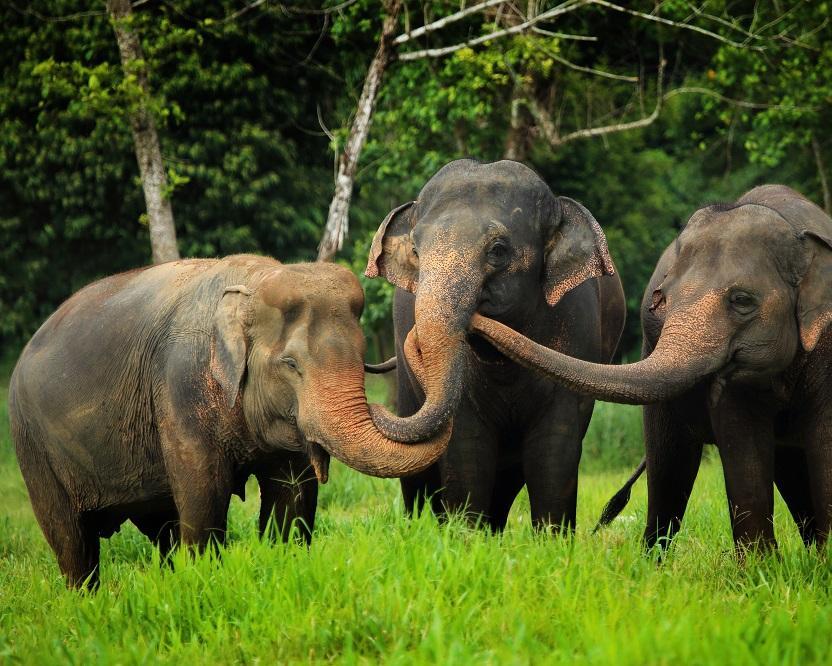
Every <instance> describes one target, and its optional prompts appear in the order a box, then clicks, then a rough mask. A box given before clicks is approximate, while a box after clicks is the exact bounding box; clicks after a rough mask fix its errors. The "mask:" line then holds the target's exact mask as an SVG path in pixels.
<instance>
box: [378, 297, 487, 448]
mask: <svg viewBox="0 0 832 666" xmlns="http://www.w3.org/2000/svg"><path fill="white" fill-rule="evenodd" d="M419 290H420V292H419V296H418V297H417V299H416V311H415V315H416V324H415V326H414V328H413V329H412V330H411V331H410V333H409V334H408V340H407V344H406V345H405V358H406V359H407V360H408V364H409V365H410V367H411V369H412V370H413V371H414V374H416V375H417V378H418V380H419V382H420V384H421V385H422V389H423V390H424V392H425V402H424V404H423V405H422V407H421V408H420V409H419V411H417V412H416V413H415V414H413V415H412V416H407V417H399V416H394V415H393V414H390V413H389V412H387V411H381V410H379V411H376V412H374V413H373V420H374V422H375V424H376V426H377V427H378V429H379V430H380V431H382V432H383V433H384V434H385V436H387V437H389V438H391V439H394V440H396V441H399V442H419V441H423V440H424V439H425V438H427V437H432V436H434V435H435V434H436V433H437V432H438V431H439V430H440V429H442V428H443V427H444V426H445V424H447V423H448V421H449V420H450V419H451V417H452V416H453V414H454V411H455V410H456V408H457V405H458V404H459V401H460V399H461V397H462V385H463V380H464V378H465V374H466V372H467V369H468V363H469V353H470V349H469V346H468V343H467V341H466V329H467V327H468V322H469V319H470V316H471V313H473V311H474V308H475V303H474V302H473V299H472V298H471V297H469V296H462V297H460V298H449V297H448V296H447V295H446V292H448V287H447V286H446V287H444V288H442V289H441V290H440V289H439V288H436V289H431V288H430V285H428V284H426V285H422V284H420V287H419ZM451 291H453V289H451ZM464 291H465V293H466V294H467V293H468V292H470V291H471V287H470V286H468V285H465V288H464ZM473 291H474V293H476V289H474V290H473ZM468 300H470V301H471V302H470V303H468V302H466V301H468ZM449 304H452V305H449ZM417 356H418V357H419V361H418V362H417V361H415V360H414V358H415V357H417ZM417 367H418V368H419V369H418V371H417ZM420 375H421V376H420Z"/></svg>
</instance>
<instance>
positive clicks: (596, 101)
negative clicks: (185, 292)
mask: <svg viewBox="0 0 832 666" xmlns="http://www.w3.org/2000/svg"><path fill="white" fill-rule="evenodd" d="M342 4H343V3H339V2H336V1H335V0H331V1H330V0H327V1H326V2H323V3H314V2H311V1H307V2H301V1H300V0H298V1H297V2H290V3H282V4H280V5H277V4H272V3H264V4H263V5H258V6H256V7H253V8H249V9H248V10H246V7H248V6H249V5H248V4H247V3H242V2H236V1H232V0H224V1H223V2H220V3H210V4H208V5H206V4H204V3H198V2H194V1H192V0H184V1H177V2H165V3H156V2H149V3H142V4H140V5H139V6H137V7H136V10H135V16H134V19H133V20H134V22H135V28H136V30H137V32H138V33H139V34H140V35H141V38H142V45H143V48H144V52H145V56H146V58H147V63H146V64H147V66H148V71H149V72H150V85H151V89H152V99H151V100H150V102H151V104H150V106H151V109H152V110H153V113H154V115H155V117H156V118H157V122H158V125H159V127H160V139H161V145H162V152H163V155H164V158H165V161H166V168H167V170H168V177H169V181H170V188H169V192H168V194H169V196H171V198H172V201H173V210H174V215H175V219H176V226H177V231H178V234H179V242H180V250H181V251H182V253H183V254H184V255H200V256H213V255H222V254H228V253H233V252H246V251H254V252H264V253H269V254H273V255H275V256H277V257H278V258H280V259H283V260H297V259H309V258H312V257H313V256H314V254H315V248H316V245H317V242H318V240H319V238H320V233H321V230H322V226H323V222H324V220H325V217H326V211H327V207H328V204H329V199H330V197H331V193H332V176H333V171H332V166H333V150H337V149H338V148H339V147H340V146H341V145H342V144H343V141H344V138H345V137H346V130H347V128H348V126H349V121H350V118H351V116H352V114H353V113H354V107H355V102H356V100H357V97H358V94H359V92H360V89H361V86H362V84H363V79H364V75H365V73H366V67H367V65H368V63H369V61H370V59H371V57H372V54H373V52H374V50H375V48H376V42H377V39H378V34H379V29H380V26H381V11H380V6H379V3H377V2H375V1H374V0H358V1H357V2H353V3H350V4H347V5H346V6H341V5H342ZM555 4H556V3H554V2H549V3H541V5H540V8H539V10H540V11H544V10H546V9H549V8H551V7H553V6H555ZM627 6H628V7H630V8H633V9H636V10H638V11H643V12H646V13H651V12H653V11H654V10H655V7H654V5H653V3H648V2H638V3H627ZM96 7H97V5H96ZM328 7H330V8H331V7H340V9H337V10H336V11H330V12H328V13H322V11H323V10H325V9H326V8H328ZM507 7H508V5H506V6H504V7H502V8H495V9H492V10H489V12H487V13H486V14H484V15H482V14H475V15H473V16H470V17H467V18H465V19H464V20H462V21H459V22H456V23H453V24H451V25H450V26H448V27H446V28H444V29H443V30H441V31H436V32H433V33H430V34H429V35H427V36H423V37H421V38H419V39H415V40H412V41H410V42H408V43H406V44H404V45H402V47H401V51H402V52H412V51H416V50H419V49H423V48H428V47H439V46H448V45H452V44H461V43H463V42H465V41H466V40H469V39H471V38H474V37H477V36H482V35H486V34H489V33H492V32H493V31H495V30H497V29H503V28H505V27H507V26H510V25H513V24H516V23H517V22H518V21H519V20H520V19H519V18H518V15H517V14H516V13H515V14H513V13H512V11H513V10H509V9H508V8H507ZM693 7H694V5H693V4H692V3H690V2H687V1H686V0H674V1H673V2H663V3H662V4H661V7H660V13H661V15H662V16H663V17H667V18H669V19H671V20H674V21H686V20H691V17H692V16H694V17H695V18H696V22H697V24H701V26H703V27H704V28H706V29H708V30H711V31H713V32H716V33H719V34H721V35H724V36H725V37H726V38H729V39H731V40H732V41H735V42H738V43H746V44H748V45H750V46H753V47H756V46H761V45H763V46H764V47H765V48H764V49H763V50H753V49H750V48H736V47H734V46H731V45H728V44H726V43H724V42H720V41H717V40H716V39H713V38H710V37H708V36H705V35H703V34H701V33H698V32H694V31H690V30H684V29H677V28H673V27H671V26H668V25H662V24H657V23H655V22H649V21H645V20H643V19H638V18H637V17H633V16H631V15H628V14H625V13H621V12H615V11H612V10H608V9H605V8H603V7H599V6H590V7H586V8H583V9H581V10H580V11H574V12H570V13H567V14H564V15H563V16H561V17H559V18H558V19H557V21H555V22H553V23H551V24H545V28H546V29H548V30H549V32H550V33H551V32H557V33H559V34H557V35H554V34H547V33H537V32H526V33H523V34H519V35H513V36H510V37H505V38H501V39H497V40H493V41H491V42H487V43H484V44H481V45H475V46H472V47H466V48H461V49H459V50H457V51H455V52H454V53H452V54H450V55H447V56H445V57H441V58H433V57H431V58H423V59H418V60H413V61H394V62H393V63H391V65H390V67H389V68H388V71H387V72H386V74H385V78H384V83H383V85H382V89H381V94H380V98H379V100H378V107H377V113H376V115H375V118H374V120H373V125H372V127H371V130H370V136H369V141H368V144H367V146H366V149H365V152H364V154H363V155H362V157H361V162H360V164H359V171H358V174H357V180H356V190H355V196H354V200H353V206H352V209H351V216H350V217H351V232H350V233H351V236H350V239H349V241H348V242H349V244H348V247H347V248H346V249H345V251H344V253H343V256H344V260H345V261H346V262H347V263H349V265H350V266H352V267H353V268H354V269H355V270H356V272H360V271H361V269H362V268H363V265H364V261H365V257H366V249H367V247H368V244H369V239H370V238H371V236H372V233H373V232H374V230H375V228H376V226H377V225H378V223H379V222H380V221H381V219H382V218H383V217H384V215H385V213H386V212H387V211H388V210H389V209H390V208H392V207H393V206H395V205H397V204H399V203H401V202H403V201H406V200H408V199H411V198H413V197H414V196H415V195H416V193H417V192H418V191H419V189H420V187H421V186H422V184H424V182H425V181H426V180H427V179H428V178H429V177H430V176H431V175H432V174H433V173H434V172H435V171H436V170H437V169H438V168H439V167H441V166H442V165H443V164H444V163H446V162H447V161H449V160H452V159H456V158H458V157H462V156H471V157H476V158H478V159H483V160H491V159H499V158H501V157H503V156H505V155H506V154H514V155H517V157H518V158H519V159H522V160H524V161H526V162H528V163H529V164H530V165H532V166H533V167H534V168H536V169H537V170H538V171H539V172H540V173H541V174H542V175H543V176H544V177H545V179H546V180H547V182H549V183H550V185H551V186H552V188H553V189H554V190H555V191H556V192H557V193H562V194H567V195H570V196H573V197H576V198H578V199H580V200H582V201H584V202H585V203H586V204H587V205H588V206H589V207H590V208H591V209H592V210H593V212H594V213H595V214H596V216H597V217H598V219H599V221H601V223H602V225H603V226H604V228H605V229H606V230H607V233H608V236H609V239H610V247H611V249H612V252H613V255H614V258H615V260H616V262H617V265H618V267H619V269H620V271H621V274H622V276H623V279H624V283H625V289H626V293H627V299H628V304H629V323H628V328H627V333H626V336H625V339H624V343H623V348H624V351H625V353H630V352H631V351H632V350H633V349H634V348H635V347H637V343H638V334H639V330H638V329H639V325H638V311H637V307H638V303H639V301H640V299H641V290H642V289H643V286H644V284H645V282H646V280H647V278H648V277H649V275H650V273H651V271H652V268H653V265H654V263H655V261H656V259H657V257H658V255H659V254H660V252H661V250H662V248H663V247H664V245H665V244H666V243H667V242H668V241H669V239H670V238H672V237H673V235H674V234H675V233H676V231H677V230H678V228H679V227H680V225H681V224H683V223H684V220H685V219H686V218H687V216H688V215H689V214H690V213H691V212H692V210H693V209H694V208H695V207H696V206H698V205H700V204H701V203H703V202H707V201H713V200H716V199H732V198H735V197H736V196H738V195H739V194H741V193H742V191H743V190H744V189H747V188H748V187H749V186H751V185H754V184H757V183H759V182H763V181H774V182H785V183H788V184H791V185H794V186H796V187H797V188H798V189H801V190H802V191H804V192H805V193H806V194H808V195H809V196H810V197H812V198H813V199H814V200H816V201H818V202H821V201H822V200H823V195H822V187H821V179H820V177H819V166H818V161H817V159H816V157H815V154H816V153H817V154H819V155H820V158H821V163H823V162H824V161H825V165H826V166H825V168H826V169H827V170H828V169H829V165H830V163H832V157H829V156H827V155H828V154H829V152H830V148H832V144H830V140H829V138H828V131H827V129H826V128H827V127H828V126H829V124H830V120H832V118H830V108H832V81H831V80H830V72H832V61H831V60H830V59H832V49H830V46H829V43H830V40H829V35H830V27H829V25H828V24H829V12H830V7H829V3H826V2H817V3H812V2H800V1H799V0H796V1H794V2H780V3H769V4H766V5H765V6H764V7H763V6H760V7H757V6H756V5H754V4H753V3H731V4H730V5H729V4H728V3H725V2H724V1H717V0H708V2H705V3H704V4H702V3H698V4H696V5H695V8H696V9H697V10H698V12H699V13H698V14H697V13H696V12H693V9H692V8H693ZM459 8H460V3H459V2H456V1H453V2H451V1H449V0H432V1H430V2H428V1H427V0H426V1H425V2H420V3H417V4H415V5H414V4H413V3H408V4H407V5H406V6H405V10H404V12H403V15H402V18H401V29H402V31H405V30H407V29H408V28H410V29H412V28H415V27H418V26H419V25H421V24H423V23H424V22H426V21H431V20H434V19H436V18H439V17H441V16H447V15H449V14H451V13H453V12H455V11H457V10H458V9H459ZM0 11H2V15H1V17H2V19H3V25H4V30H3V31H2V33H0V52H2V53H3V56H4V57H3V59H2V61H0V264H2V265H3V266H4V270H3V271H2V273H0V339H2V340H4V341H5V342H7V343H9V344H11V345H13V346H16V345H18V344H19V343H20V342H21V341H22V340H25V338H26V337H27V336H28V335H29V334H30V333H31V332H32V331H33V330H34V328H36V327H37V325H38V324H39V323H40V321H42V320H43V318H44V317H45V316H46V315H48V313H49V312H51V311H52V310H53V309H54V307H55V306H56V305H57V304H58V303H59V302H60V301H61V300H62V299H63V298H65V297H66V296H67V295H68V294H69V293H71V292H72V291H73V290H74V289H77V288H78V287H80V286H81V285H83V284H84V283H86V282H88V281H90V280H92V279H94V278H95V277H98V276H100V275H103V274H107V273H112V272H115V271H118V270H123V269H126V268H130V267H133V266H136V265H141V264H144V263H146V262H147V261H149V257H150V250H149V242H148V236H147V230H146V227H145V226H143V224H142V222H143V210H144V202H143V199H142V193H141V188H140V187H139V185H138V169H137V166H136V162H135V157H134V154H133V149H132V143H131V136H130V131H129V127H128V122H127V118H128V111H129V110H130V108H131V104H134V103H135V101H136V95H137V94H138V93H137V88H136V86H135V83H134V81H132V80H131V76H130V75H129V74H128V75H127V76H125V74H124V72H123V71H122V70H121V67H120V63H119V58H118V52H117V48H116V44H115V38H114V36H113V32H112V29H111V26H110V25H109V23H108V21H107V18H106V16H105V13H104V10H103V2H102V3H101V8H100V11H98V9H96V8H93V9H92V11H90V5H89V3H83V2H80V1H79V0H59V1H57V2H48V3H47V2H43V1H41V0H38V1H36V2H32V3H28V4H27V5H25V6H24V5H22V4H21V3H17V4H15V5H9V6H6V7H5V8H4V9H2V10H0ZM79 13H80V15H77V14H79ZM75 15H77V16H75ZM69 16H74V17H73V18H71V19H70V20H61V21H56V20H49V18H48V17H53V18H54V17H69ZM761 31H762V32H763V33H764V34H765V35H766V38H765V39H763V38H761V37H756V35H757V34H759V33H760V32H761ZM781 34H782V36H781V37H777V38H775V39H773V40H772V39H770V37H771V35H781ZM564 35H566V36H565V37H564ZM570 35H571V36H575V35H577V36H582V37H590V38H593V39H594V40H595V41H587V40H586V39H583V40H575V39H573V38H570ZM660 44H661V45H662V52H663V53H664V57H665V59H666V60H667V62H668V66H667V69H666V73H665V81H664V89H665V91H668V90H672V89H674V88H678V87H679V86H684V87H685V88H686V89H696V90H702V89H706V90H710V91H711V93H716V95H714V94H710V95H703V94H701V93H695V94H694V93H690V92H689V93H686V94H676V95H674V96H672V97H670V98H668V99H666V101H665V103H664V105H663V108H662V113H661V116H660V118H659V120H658V121H657V122H655V123H653V124H651V125H650V126H648V127H646V128H644V129H640V130H636V131H630V132H626V133H621V134H609V135H606V136H605V137H603V138H598V139H586V140H581V141H574V142H571V143H567V144H564V145H560V146H552V145H551V143H550V142H548V141H547V140H546V137H545V135H544V133H543V132H542V131H541V127H540V126H539V122H538V120H537V119H536V118H535V117H534V113H532V111H533V110H534V109H537V110H538V111H541V110H542V112H544V113H545V114H546V116H547V117H548V118H549V119H550V120H551V122H552V123H553V126H554V127H555V129H556V130H557V132H558V133H559V134H560V135H561V136H562V135H564V134H566V133H569V132H571V131H574V130H576V129H582V128H585V127H587V126H598V125H604V124H609V123H615V122H620V121H627V120H634V119H637V118H640V117H644V116H645V115H647V114H649V112H650V110H651V109H652V107H653V105H654V103H655V97H654V95H655V92H656V81H655V76H656V72H657V68H658V58H659V51H660V49H659V47H660ZM573 66H575V67H579V68H583V69H581V70H578V69H575V67H573ZM587 69H594V70H600V71H603V72H607V73H610V74H613V75H616V76H618V77H622V76H624V77H627V76H630V77H632V76H635V77H638V78H639V83H637V84H636V83H633V82H631V81H626V80H622V79H621V78H618V79H610V78H604V77H600V76H598V75H596V74H593V73H589V72H587V71H586V70H587ZM730 100H734V102H731V101H730ZM736 102H739V103H736ZM327 133H329V134H330V135H331V136H327ZM827 177H828V174H827ZM365 289H366V290H367V308H366V310H365V312H366V314H365V325H366V330H367V332H368V334H370V336H371V342H372V344H371V347H372V348H373V349H374V350H375V351H373V353H374V354H376V353H377V354H382V353H389V352H390V351H391V348H390V329H389V318H388V314H387V313H388V308H389V303H390V297H391V290H390V288H389V287H388V286H386V285H384V284H382V283H381V282H380V281H377V280H376V281H367V282H365Z"/></svg>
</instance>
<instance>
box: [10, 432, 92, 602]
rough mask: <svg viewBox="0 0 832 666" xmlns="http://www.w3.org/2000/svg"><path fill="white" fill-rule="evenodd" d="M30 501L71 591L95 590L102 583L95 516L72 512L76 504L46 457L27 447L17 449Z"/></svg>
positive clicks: (74, 510)
mask: <svg viewBox="0 0 832 666" xmlns="http://www.w3.org/2000/svg"><path fill="white" fill-rule="evenodd" d="M17 453H18V460H19V461H20V466H21V468H24V467H25V469H26V471H27V473H26V474H24V476H25V478H26V479H27V480H28V479H31V480H32V481H31V482H29V481H27V484H26V486H27V489H28V491H29V499H30V500H31V502H32V509H33V510H34V513H35V517H36V518H37V521H38V524H40V528H41V530H42V531H43V534H44V536H45V537H46V541H47V542H48V543H49V546H50V547H51V548H52V550H53V551H54V553H55V557H56V559H57V560H58V567H59V568H60V570H61V573H62V574H63V575H64V577H65V578H66V583H67V585H68V586H69V587H73V588H81V587H84V586H85V585H86V587H87V588H88V589H96V588H97V587H98V581H99V572H98V569H99V554H100V543H99V538H98V529H97V528H96V526H95V524H94V522H93V519H92V516H91V515H89V514H85V513H82V512H79V511H77V510H76V509H75V508H73V501H72V499H71V498H70V497H69V494H68V493H67V492H66V490H65V489H64V486H63V484H61V482H60V481H59V480H58V477H57V476H56V475H55V473H54V472H53V471H52V467H51V466H50V465H49V462H48V460H47V458H46V456H42V455H38V454H36V453H34V452H33V451H32V450H29V449H28V447H27V448H26V449H24V448H23V447H20V446H19V447H18V448H17Z"/></svg>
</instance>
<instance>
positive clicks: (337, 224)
mask: <svg viewBox="0 0 832 666" xmlns="http://www.w3.org/2000/svg"><path fill="white" fill-rule="evenodd" d="M385 5H386V16H385V17H384V23H383V24H382V28H381V39H380V40H379V44H378V49H377V50H376V53H375V55H374V56H373V60H372V61H371V62H370V68H369V69H368V70H367V78H366V79H365V80H364V88H363V89H362V90H361V97H359V98H358V109H357V110H356V113H355V119H354V120H353V122H352V127H350V133H349V137H348V138H347V145H346V146H345V147H344V152H343V153H341V155H340V157H339V158H338V175H337V176H336V177H335V194H334V196H333V197H332V202H331V203H330V204H329V215H328V216H327V219H326V227H325V229H324V235H323V238H322V239H321V244H320V245H319V246H318V261H331V260H332V258H333V256H335V253H336V252H338V250H340V249H341V247H342V246H343V245H344V239H345V238H346V236H347V229H348V228H349V211H350V200H351V199H352V188H353V183H354V181H355V172H356V169H357V167H358V158H359V157H360V155H361V150H362V149H363V148H364V143H365V142H366V140H367V134H368V132H369V131H370V122H371V121H372V118H373V110H374V109H375V105H376V97H377V96H378V90H379V87H380V86H381V79H382V77H383V76H384V70H385V69H386V68H387V65H388V64H389V63H390V61H391V60H392V56H393V53H394V49H395V46H394V44H393V39H394V37H395V36H396V24H397V21H398V18H399V12H400V11H401V7H402V3H401V0H388V2H386V3H385Z"/></svg>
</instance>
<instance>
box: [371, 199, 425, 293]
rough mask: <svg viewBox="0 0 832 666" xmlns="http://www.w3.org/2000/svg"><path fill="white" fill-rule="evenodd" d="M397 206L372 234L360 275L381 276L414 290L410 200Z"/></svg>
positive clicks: (416, 261)
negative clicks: (371, 242)
mask: <svg viewBox="0 0 832 666" xmlns="http://www.w3.org/2000/svg"><path fill="white" fill-rule="evenodd" d="M415 203H416V202H415V201H408V202H407V203H406V204H402V205H401V206H397V207H396V208H394V209H393V210H391V211H390V212H389V213H387V217H385V218H384V221H383V222H382V223H381V226H380V227H379V228H378V231H376V235H375V236H374V237H373V244H372V245H371V246H370V256H369V258H368V260H367V269H366V270H365V271H364V275H366V276H367V277H369V278H375V277H379V276H382V277H384V278H386V279H387V281H388V282H390V283H391V284H394V285H396V286H397V287H401V288H402V289H404V290H406V291H409V292H411V293H415V291H416V285H417V284H418V282H419V259H418V258H417V257H416V255H415V254H414V252H413V241H412V240H411V238H410V232H411V230H412V229H413V204H415Z"/></svg>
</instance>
